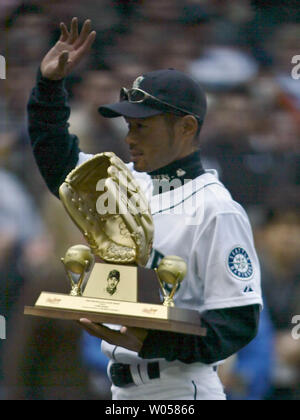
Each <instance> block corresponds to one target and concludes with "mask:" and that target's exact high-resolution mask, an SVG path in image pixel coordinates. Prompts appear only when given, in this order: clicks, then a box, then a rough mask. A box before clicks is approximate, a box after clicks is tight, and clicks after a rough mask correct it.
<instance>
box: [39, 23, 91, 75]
mask: <svg viewBox="0 0 300 420" xmlns="http://www.w3.org/2000/svg"><path fill="white" fill-rule="evenodd" d="M60 29H61V36H60V38H59V40H58V42H57V43H56V44H55V45H54V47H53V48H52V49H51V50H50V51H49V52H48V53H47V55H46V56H45V57H44V59H43V61H42V64H41V72H42V75H43V76H44V77H46V78H47V79H51V80H60V79H63V78H64V77H66V76H67V75H68V74H69V73H70V72H71V71H72V70H73V68H74V67H75V66H76V65H77V64H78V63H79V62H80V61H81V59H82V57H83V56H84V55H85V54H86V53H87V52H88V51H89V50H90V48H91V46H92V44H93V42H94V40H95V38H96V32H95V31H93V32H91V21H90V20H86V21H85V22H84V24H83V27H82V30H81V32H80V34H79V33H78V19H77V18H73V19H72V23H71V30H70V32H69V31H68V29H67V27H66V25H65V24H64V23H63V22H62V23H61V24H60Z"/></svg>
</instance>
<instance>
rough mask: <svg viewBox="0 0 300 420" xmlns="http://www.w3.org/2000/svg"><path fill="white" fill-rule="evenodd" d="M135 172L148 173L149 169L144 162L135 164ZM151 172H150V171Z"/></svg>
mask: <svg viewBox="0 0 300 420" xmlns="http://www.w3.org/2000/svg"><path fill="white" fill-rule="evenodd" d="M133 167H134V170H135V171H137V172H147V171H148V168H147V165H145V164H144V163H143V162H133ZM148 172H149V171H148Z"/></svg>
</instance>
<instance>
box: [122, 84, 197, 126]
mask: <svg viewBox="0 0 300 420" xmlns="http://www.w3.org/2000/svg"><path fill="white" fill-rule="evenodd" d="M120 101H128V102H130V103H132V104H143V103H145V104H149V105H156V106H157V105H159V106H160V108H161V109H162V110H165V111H168V110H170V112H172V113H173V114H177V115H193V116H194V117H195V118H196V119H197V120H198V121H201V120H200V118H199V116H198V115H196V114H194V113H193V112H190V111H187V110H185V109H183V108H179V107H178V106H175V105H171V104H169V103H167V102H164V101H162V100H160V99H158V98H156V97H155V96H152V95H150V93H147V92H145V91H144V90H142V89H139V88H132V89H126V88H122V89H121V91H120Z"/></svg>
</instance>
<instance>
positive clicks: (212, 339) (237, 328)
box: [139, 305, 260, 364]
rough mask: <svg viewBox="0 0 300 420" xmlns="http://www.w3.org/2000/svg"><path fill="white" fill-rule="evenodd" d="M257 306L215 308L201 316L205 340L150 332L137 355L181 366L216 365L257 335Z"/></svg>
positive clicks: (168, 333)
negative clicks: (195, 364)
mask: <svg viewBox="0 0 300 420" xmlns="http://www.w3.org/2000/svg"><path fill="white" fill-rule="evenodd" d="M259 313H260V306H259V305H249V306H243V307H237V308H228V309H216V310H211V311H206V312H204V313H202V314H201V318H202V326H203V327H205V328H207V335H206V337H199V336H196V335H188V334H179V333H173V332H166V331H154V330H150V331H149V333H148V335H147V337H146V340H145V341H144V344H143V347H142V350H141V351H140V353H139V356H140V357H142V358H144V359H154V358H164V359H166V360H167V361H173V360H180V361H181V362H183V363H194V362H202V363H205V364H211V363H216V362H218V361H220V360H224V359H227V358H228V357H230V356H231V355H233V354H235V353H236V352H238V351H239V350H241V349H242V348H243V347H245V346H246V345H247V344H248V343H249V342H250V341H252V340H253V339H254V338H255V336H256V335H257V331H258V324H259Z"/></svg>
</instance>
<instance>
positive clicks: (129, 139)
mask: <svg viewBox="0 0 300 420" xmlns="http://www.w3.org/2000/svg"><path fill="white" fill-rule="evenodd" d="M125 142H126V143H127V144H128V146H129V147H130V148H132V147H133V146H135V145H136V144H137V143H138V139H137V138H136V136H134V135H133V133H132V132H131V131H129V132H128V134H127V136H126V137H125Z"/></svg>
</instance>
